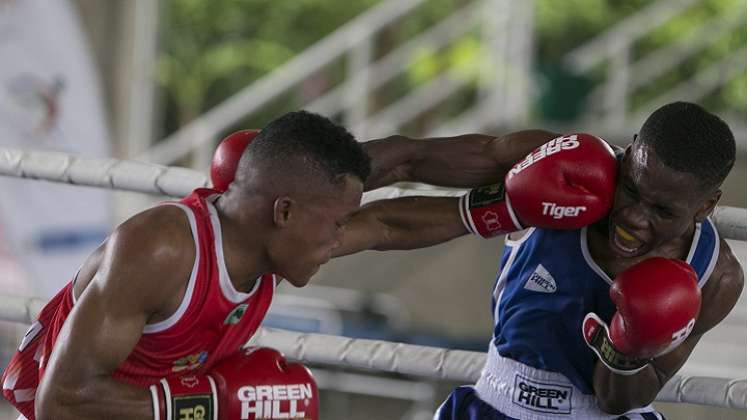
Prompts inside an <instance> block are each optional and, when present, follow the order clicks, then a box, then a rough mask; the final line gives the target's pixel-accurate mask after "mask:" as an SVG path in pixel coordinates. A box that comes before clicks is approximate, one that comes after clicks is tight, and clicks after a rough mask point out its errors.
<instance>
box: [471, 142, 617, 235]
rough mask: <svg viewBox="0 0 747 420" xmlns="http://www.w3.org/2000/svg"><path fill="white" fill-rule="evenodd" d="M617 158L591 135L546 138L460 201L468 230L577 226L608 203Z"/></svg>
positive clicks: (602, 211) (597, 215) (592, 219)
mask: <svg viewBox="0 0 747 420" xmlns="http://www.w3.org/2000/svg"><path fill="white" fill-rule="evenodd" d="M616 182H617V159H615V153H614V151H613V150H612V148H611V147H610V146H609V145H608V144H607V143H606V142H605V141H604V140H602V139H600V138H599V137H596V136H592V135H590V134H570V135H567V136H562V137H558V138H555V139H553V140H550V141H549V142H547V143H545V144H543V145H542V146H540V147H538V148H537V149H535V150H534V151H533V152H532V153H530V154H529V155H527V157H526V158H524V160H522V161H521V162H519V163H517V164H516V165H514V167H513V168H511V170H510V171H509V172H508V174H506V177H505V178H504V182H503V184H496V185H491V186H487V187H479V188H476V189H473V190H472V191H470V192H469V193H468V194H467V195H465V196H463V197H462V199H461V202H460V212H461V215H462V221H463V222H464V224H465V226H466V227H467V229H468V230H470V231H471V232H472V233H475V234H478V235H480V236H482V237H491V236H495V235H500V234H504V233H509V232H514V231H517V230H521V229H524V227H525V226H537V227H541V228H556V229H578V228H581V227H583V226H586V225H589V224H591V223H593V222H595V221H597V220H599V219H601V218H602V217H604V216H605V215H606V214H607V213H608V212H609V211H610V209H611V208H612V202H613V199H614V195H615V184H616Z"/></svg>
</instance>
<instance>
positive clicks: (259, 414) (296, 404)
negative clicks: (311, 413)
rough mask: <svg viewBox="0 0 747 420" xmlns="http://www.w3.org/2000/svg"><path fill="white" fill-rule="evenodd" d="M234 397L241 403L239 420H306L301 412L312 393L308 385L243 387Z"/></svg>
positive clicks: (307, 403)
mask: <svg viewBox="0 0 747 420" xmlns="http://www.w3.org/2000/svg"><path fill="white" fill-rule="evenodd" d="M236 396H237V397H238V399H239V401H241V419H250V418H251V419H297V418H306V412H305V411H303V410H304V409H305V407H306V406H308V405H309V404H310V401H309V400H310V399H311V398H313V391H312V389H311V384H310V383H305V384H288V385H259V386H251V385H244V386H242V387H241V388H239V390H238V391H237V392H236ZM250 416H251V417H250Z"/></svg>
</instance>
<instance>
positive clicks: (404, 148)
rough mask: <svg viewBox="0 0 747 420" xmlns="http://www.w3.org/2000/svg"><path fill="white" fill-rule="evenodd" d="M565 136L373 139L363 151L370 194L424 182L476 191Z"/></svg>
mask: <svg viewBox="0 0 747 420" xmlns="http://www.w3.org/2000/svg"><path fill="white" fill-rule="evenodd" d="M558 136H559V134H557V133H552V132H549V131H544V130H524V131H517V132H514V133H509V134H506V135H503V136H500V137H495V136H488V135H484V134H464V135H461V136H455V137H439V138H429V139H412V138H408V137H404V136H391V137H387V138H384V139H379V140H371V141H369V142H366V143H364V144H363V148H364V149H365V150H366V152H367V153H368V154H369V155H370V156H371V159H372V166H373V167H372V172H371V176H370V177H369V179H368V180H367V181H366V185H365V190H366V191H368V190H372V189H375V188H379V187H383V186H386V185H390V184H393V183H395V182H424V183H427V184H433V185H443V186H448V187H476V186H479V185H487V184H493V183H496V182H499V181H501V180H502V179H503V177H504V176H505V175H506V172H508V170H509V169H511V167H512V166H513V165H514V163H516V162H518V161H519V160H521V159H522V158H523V157H524V156H526V155H527V154H528V153H529V152H531V151H532V150H534V149H535V148H536V147H538V146H540V145H542V144H544V143H547V142H548V141H550V140H552V139H553V138H555V137H558Z"/></svg>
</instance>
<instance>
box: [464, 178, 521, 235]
mask: <svg viewBox="0 0 747 420" xmlns="http://www.w3.org/2000/svg"><path fill="white" fill-rule="evenodd" d="M459 215H460V216H461V218H462V223H463V224H464V227H466V228H467V230H468V231H470V232H471V233H472V234H475V235H480V236H482V237H483V238H490V237H493V236H497V235H501V234H504V233H509V232H515V231H517V230H522V229H524V228H523V227H522V225H521V223H520V222H519V218H518V217H516V214H515V213H514V210H513V208H512V207H511V203H510V200H509V198H508V195H507V194H506V190H505V187H504V185H503V184H502V183H500V184H494V185H489V186H484V187H478V188H474V189H472V190H470V191H469V192H468V193H467V194H465V195H463V196H462V197H461V198H460V199H459Z"/></svg>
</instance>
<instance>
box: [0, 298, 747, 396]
mask: <svg viewBox="0 0 747 420" xmlns="http://www.w3.org/2000/svg"><path fill="white" fill-rule="evenodd" d="M0 302H2V305H0V320H4V321H12V322H19V323H25V324H30V323H31V322H33V320H35V319H36V316H37V314H38V313H39V311H40V310H41V308H42V306H43V305H44V301H43V300H41V299H36V298H32V299H29V298H23V297H18V296H10V295H0ZM247 344H248V345H258V346H269V347H273V348H275V349H277V350H278V351H280V352H282V353H283V354H285V355H286V357H288V358H290V359H294V360H298V361H301V362H304V363H313V364H323V365H334V366H339V367H346V368H357V369H371V370H376V371H379V372H390V373H399V374H403V375H412V376H418V377H422V378H425V379H435V380H448V381H454V382H460V383H475V382H476V381H477V379H478V378H479V377H480V371H481V370H482V367H483V365H484V364H485V357H486V354H485V353H479V352H472V351H464V350H449V349H443V348H437V347H428V346H418V345H412V344H403V343H393V342H389V341H380V340H364V339H358V338H347V337H339V336H334V335H325V334H311V333H297V332H292V331H285V330H278V329H274V328H260V329H259V331H258V332H257V334H255V335H254V337H252V338H251V340H249V342H248V343H247ZM656 400H657V401H662V402H678V403H689V404H700V405H707V406H713V407H723V408H732V409H739V410H747V378H745V379H726V378H710V377H701V376H682V375H675V376H674V377H673V378H672V379H670V380H669V382H667V384H666V385H665V386H664V388H663V389H662V390H661V392H659V395H658V396H657V398H656Z"/></svg>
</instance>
